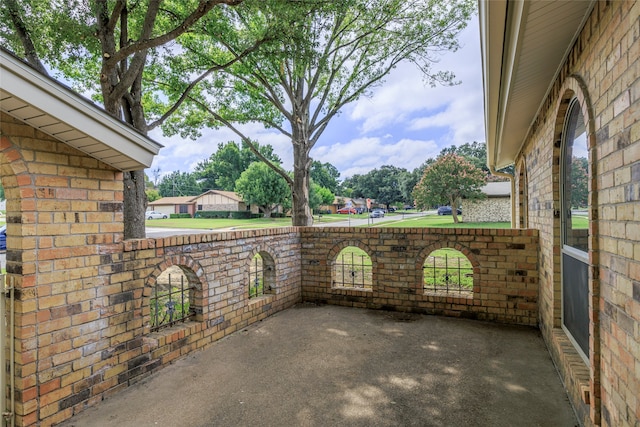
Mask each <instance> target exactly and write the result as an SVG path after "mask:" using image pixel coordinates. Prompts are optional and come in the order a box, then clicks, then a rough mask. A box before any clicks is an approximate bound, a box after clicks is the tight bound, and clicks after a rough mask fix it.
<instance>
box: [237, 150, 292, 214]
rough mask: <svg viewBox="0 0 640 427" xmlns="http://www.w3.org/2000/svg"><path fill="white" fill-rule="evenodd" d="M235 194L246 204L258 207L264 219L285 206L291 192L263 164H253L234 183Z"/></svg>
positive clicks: (280, 179)
mask: <svg viewBox="0 0 640 427" xmlns="http://www.w3.org/2000/svg"><path fill="white" fill-rule="evenodd" d="M235 190H236V192H237V193H238V194H240V195H241V196H242V198H243V200H244V201H245V202H246V203H247V204H251V205H258V206H259V207H260V210H261V211H262V212H263V214H264V217H265V218H269V217H271V212H272V211H273V210H274V209H275V208H276V207H277V206H278V205H285V204H287V199H288V198H289V196H290V194H291V192H290V191H289V186H288V185H287V182H286V181H285V180H284V179H282V177H281V176H280V175H279V174H278V173H276V172H275V171H274V170H273V169H271V168H270V167H269V166H267V165H266V164H265V163H261V162H254V163H251V165H249V167H248V168H247V170H245V171H244V172H242V174H241V175H240V178H239V179H238V180H237V181H236V188H235Z"/></svg>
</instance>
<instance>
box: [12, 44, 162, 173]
mask: <svg viewBox="0 0 640 427" xmlns="http://www.w3.org/2000/svg"><path fill="white" fill-rule="evenodd" d="M0 59H1V61H0V71H1V73H0V110H2V111H3V112H4V113H7V114H9V115H10V116H13V117H15V118H17V119H19V120H22V121H23V122H25V123H27V124H29V125H31V126H33V127H34V128H37V129H39V130H40V131H42V132H44V133H47V134H49V135H51V136H53V137H54V138H56V139H57V140H59V141H61V142H64V143H65V144H67V145H70V146H71V147H74V148H77V149H78V150H80V151H82V152H84V153H87V154H88V155H90V156H92V157H94V158H96V159H98V160H100V161H102V162H104V163H106V164H108V165H110V166H113V167H114V168H116V169H118V170H121V171H131V170H139V169H144V168H147V167H149V166H151V162H152V161H153V156H155V155H156V154H158V152H159V151H160V148H162V145H160V144H158V143H157V142H155V141H152V140H151V139H149V138H147V137H146V136H144V135H143V134H141V133H140V132H138V131H136V130H135V129H134V128H133V127H131V126H129V125H128V124H126V123H124V122H121V121H119V120H117V119H116V118H114V117H113V116H111V115H110V114H109V113H107V112H106V111H104V110H103V109H102V108H100V107H98V106H96V105H95V104H94V103H92V102H91V101H89V100H87V99H85V98H83V97H82V96H80V95H78V94H77V93H75V92H73V91H72V90H70V89H69V88H67V87H65V86H64V85H62V84H60V83H58V82H57V81H55V80H53V79H50V78H48V77H47V76H44V75H42V74H40V73H39V72H37V71H35V70H34V69H33V68H31V67H30V66H29V65H28V64H26V63H24V62H23V61H21V60H20V59H18V58H17V57H15V56H13V55H12V54H10V53H8V52H6V51H5V50H3V49H0Z"/></svg>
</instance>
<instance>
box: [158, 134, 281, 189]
mask: <svg viewBox="0 0 640 427" xmlns="http://www.w3.org/2000/svg"><path fill="white" fill-rule="evenodd" d="M238 129H239V130H240V131H241V132H242V133H244V134H245V135H246V136H248V137H249V138H251V139H253V140H256V141H258V143H259V144H260V145H267V144H269V145H271V146H272V147H273V149H274V151H275V152H276V154H278V156H280V158H281V159H282V162H283V166H284V167H285V169H291V168H292V165H293V149H292V147H291V143H290V141H289V139H288V138H287V137H286V136H284V135H282V134H281V133H280V132H277V131H274V130H271V129H265V128H264V127H263V126H262V125H261V124H256V123H250V124H245V125H240V126H238ZM150 136H151V137H152V138H153V139H155V140H156V141H158V142H159V143H161V144H163V145H164V148H162V149H161V150H160V153H159V154H158V155H157V156H156V157H155V158H154V161H153V164H152V166H151V168H150V169H151V170H153V169H157V168H160V170H161V176H163V175H166V174H169V173H171V172H173V171H181V172H193V170H194V169H195V167H196V165H197V164H198V163H199V162H202V161H204V160H206V159H208V158H209V157H210V156H211V154H213V153H215V152H216V150H217V149H218V144H219V143H221V142H222V143H226V142H228V141H235V142H237V143H240V137H239V136H238V135H236V134H235V133H234V132H233V131H232V130H231V129H228V128H220V129H204V130H203V131H202V136H201V137H199V138H198V139H197V140H195V141H194V140H191V139H183V138H181V137H180V136H179V135H176V136H172V137H165V136H162V134H161V132H160V131H153V132H151V134H150Z"/></svg>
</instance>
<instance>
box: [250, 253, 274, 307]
mask: <svg viewBox="0 0 640 427" xmlns="http://www.w3.org/2000/svg"><path fill="white" fill-rule="evenodd" d="M276 285H277V284H276V264H275V261H274V259H273V257H272V256H271V254H270V253H269V252H267V251H266V250H256V251H255V252H253V253H252V256H251V258H250V262H249V280H248V286H247V288H248V289H247V292H248V297H249V299H251V298H258V297H262V296H265V295H270V294H275V293H276Z"/></svg>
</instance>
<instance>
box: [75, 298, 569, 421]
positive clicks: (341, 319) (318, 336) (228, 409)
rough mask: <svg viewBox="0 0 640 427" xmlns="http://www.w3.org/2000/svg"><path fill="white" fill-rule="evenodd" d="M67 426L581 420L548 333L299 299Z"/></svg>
mask: <svg viewBox="0 0 640 427" xmlns="http://www.w3.org/2000/svg"><path fill="white" fill-rule="evenodd" d="M63 425H64V426H75V427H82V426H136V427H142V426H171V427H173V426H181V427H197V426H203V427H204V426H554V427H557V426H576V425H578V422H577V420H576V418H575V416H574V413H573V411H572V409H571V406H570V405H569V403H568V399H567V396H566V394H565V392H564V389H563V387H562V384H561V382H560V379H559V377H558V375H557V373H556V371H555V368H554V366H553V364H552V362H551V358H550V356H549V354H548V352H547V350H546V347H545V345H544V342H543V340H542V338H541V336H540V333H539V331H537V330H536V329H533V328H527V327H517V326H505V325H497V324H492V323H486V322H478V321H473V320H466V319H454V318H445V317H437V316H423V315H417V314H405V313H395V312H386V311H372V310H364V309H353V308H346V307H335V306H316V305H310V304H300V305H298V306H296V307H294V308H292V309H289V310H286V311H284V312H281V313H278V314H276V315H275V316H272V317H270V318H268V319H266V320H264V321H263V322H260V323H258V324H255V325H252V326H250V327H248V328H246V329H244V330H242V331H239V332H237V333H235V334H233V335H231V336H229V337H227V338H225V339H223V340H221V341H219V342H217V343H215V344H213V345H212V346H210V347H209V348H207V349H206V350H204V351H200V352H197V353H195V354H193V355H190V356H187V357H185V358H183V359H181V360H179V361H177V362H176V363H175V364H174V365H172V366H170V367H168V368H166V369H163V370H161V371H160V372H158V373H156V374H154V375H153V376H151V377H148V378H146V379H144V380H143V381H141V382H139V383H137V384H135V385H133V386H131V387H129V388H127V389H126V390H124V391H122V392H120V393H118V394H117V395H114V396H113V397H110V398H109V399H107V400H105V401H103V402H101V403H100V404H98V405H96V406H94V407H91V408H88V409H86V410H85V411H83V412H81V413H80V414H78V415H76V416H75V417H74V418H72V419H71V420H68V421H67V422H66V423H64V424H63Z"/></svg>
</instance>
